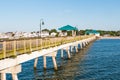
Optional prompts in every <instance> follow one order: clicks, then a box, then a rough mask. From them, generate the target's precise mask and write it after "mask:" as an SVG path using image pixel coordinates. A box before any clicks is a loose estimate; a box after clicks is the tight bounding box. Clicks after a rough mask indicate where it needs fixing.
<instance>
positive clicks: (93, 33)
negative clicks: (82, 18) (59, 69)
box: [85, 30, 100, 37]
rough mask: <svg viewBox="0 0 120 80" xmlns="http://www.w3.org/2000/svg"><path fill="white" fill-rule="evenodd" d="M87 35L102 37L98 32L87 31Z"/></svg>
mask: <svg viewBox="0 0 120 80" xmlns="http://www.w3.org/2000/svg"><path fill="white" fill-rule="evenodd" d="M85 34H86V35H95V36H98V37H99V36H100V33H99V32H97V31H96V30H86V32H85Z"/></svg>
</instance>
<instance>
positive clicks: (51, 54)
mask: <svg viewBox="0 0 120 80" xmlns="http://www.w3.org/2000/svg"><path fill="white" fill-rule="evenodd" d="M56 55H57V52H56V51H55V52H53V53H49V54H47V55H44V56H43V62H44V69H46V64H47V62H46V57H47V56H48V57H52V60H53V65H54V69H55V70H57V62H56Z"/></svg>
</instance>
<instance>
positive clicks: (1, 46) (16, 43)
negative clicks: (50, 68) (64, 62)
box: [0, 35, 96, 80]
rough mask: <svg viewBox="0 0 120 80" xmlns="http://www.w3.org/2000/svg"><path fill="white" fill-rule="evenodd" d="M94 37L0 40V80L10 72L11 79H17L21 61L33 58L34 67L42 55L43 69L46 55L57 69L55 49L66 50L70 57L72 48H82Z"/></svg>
mask: <svg viewBox="0 0 120 80" xmlns="http://www.w3.org/2000/svg"><path fill="white" fill-rule="evenodd" d="M95 39H96V37H95V36H93V35H90V36H76V37H56V38H42V39H40V38H33V39H19V40H6V41H2V42H0V73H1V80H6V73H11V74H12V78H13V80H18V78H17V73H19V72H21V63H24V62H26V61H29V60H31V59H34V65H33V66H34V68H36V65H37V61H38V57H40V56H43V62H44V66H43V67H44V69H46V64H47V63H46V57H47V56H50V57H52V60H53V64H54V69H55V70H57V63H56V58H55V57H56V55H57V51H58V50H61V57H63V55H64V54H63V50H66V51H67V55H68V58H71V53H70V52H72V51H73V48H75V50H76V52H78V46H79V45H80V49H82V48H84V47H85V46H87V45H88V43H90V42H91V41H93V40H95Z"/></svg>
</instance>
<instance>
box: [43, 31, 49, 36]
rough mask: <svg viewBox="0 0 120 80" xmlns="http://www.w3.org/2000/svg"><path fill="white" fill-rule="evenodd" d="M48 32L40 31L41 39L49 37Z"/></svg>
mask: <svg viewBox="0 0 120 80" xmlns="http://www.w3.org/2000/svg"><path fill="white" fill-rule="evenodd" d="M49 36H50V35H49V32H48V31H42V32H41V37H49Z"/></svg>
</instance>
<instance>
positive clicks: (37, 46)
mask: <svg viewBox="0 0 120 80" xmlns="http://www.w3.org/2000/svg"><path fill="white" fill-rule="evenodd" d="M36 50H38V39H36Z"/></svg>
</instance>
